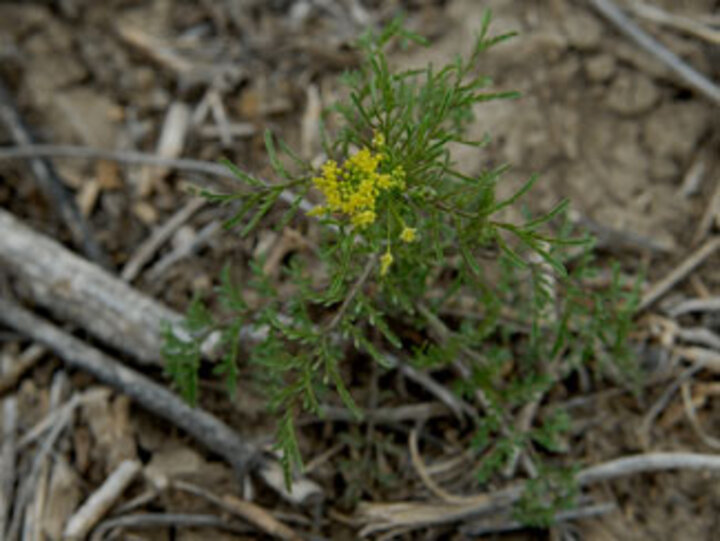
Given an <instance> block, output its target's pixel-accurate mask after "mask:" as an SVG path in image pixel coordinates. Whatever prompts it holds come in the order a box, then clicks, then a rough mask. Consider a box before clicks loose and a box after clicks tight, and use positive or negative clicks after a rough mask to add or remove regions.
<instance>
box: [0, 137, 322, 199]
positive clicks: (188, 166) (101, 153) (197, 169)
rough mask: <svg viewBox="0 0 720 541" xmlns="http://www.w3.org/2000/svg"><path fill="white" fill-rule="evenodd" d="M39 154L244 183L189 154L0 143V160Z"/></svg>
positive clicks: (283, 196) (285, 195)
mask: <svg viewBox="0 0 720 541" xmlns="http://www.w3.org/2000/svg"><path fill="white" fill-rule="evenodd" d="M38 157H56V158H77V159H92V160H108V161H115V162H120V163H127V164H134V165H151V166H154V167H162V168H172V169H177V170H181V171H186V172H189V173H200V174H203V175H209V176H212V177H216V178H221V179H226V180H231V181H232V184H231V186H232V187H234V188H238V187H244V185H242V184H239V181H237V179H235V178H234V177H233V175H232V173H231V172H230V171H229V169H228V168H227V167H226V166H224V165H222V164H220V163H211V162H205V161H202V160H192V159H188V158H165V157H162V156H157V155H155V154H148V153H145V152H137V151H131V150H104V149H100V148H91V147H84V146H74V145H30V144H22V145H21V146H16V147H0V160H3V159H5V160H7V159H18V158H38ZM266 184H268V185H271V184H270V183H269V182H266ZM295 198H296V196H295V194H293V193H292V192H290V191H289V190H284V191H283V192H282V193H281V194H280V199H281V200H283V201H285V202H286V203H290V204H291V203H293V202H294V201H295ZM313 207H314V205H313V204H312V203H310V202H309V201H307V200H302V201H301V202H300V206H299V207H298V208H299V209H300V210H302V211H303V212H307V211H309V210H311V209H312V208H313Z"/></svg>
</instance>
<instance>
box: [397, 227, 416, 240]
mask: <svg viewBox="0 0 720 541" xmlns="http://www.w3.org/2000/svg"><path fill="white" fill-rule="evenodd" d="M415 239H417V229H415V228H414V227H407V226H406V227H405V228H403V230H402V232H401V233H400V240H401V241H403V242H414V241H415Z"/></svg>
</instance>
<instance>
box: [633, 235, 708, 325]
mask: <svg viewBox="0 0 720 541" xmlns="http://www.w3.org/2000/svg"><path fill="white" fill-rule="evenodd" d="M718 249H720V236H717V237H712V238H710V239H708V240H707V242H705V244H703V245H702V246H701V247H700V248H698V249H697V250H695V252H693V253H692V254H690V255H689V256H688V257H687V258H686V259H685V260H684V261H683V262H682V263H680V265H678V266H677V267H675V268H674V269H673V270H672V271H671V272H670V273H669V274H668V275H667V276H665V278H663V279H662V280H660V281H659V282H656V283H655V284H653V285H652V286H651V287H650V289H649V290H648V291H646V292H645V294H644V295H643V297H642V299H641V300H640V304H639V305H638V311H642V310H645V309H646V308H648V307H650V306H651V305H652V304H653V303H655V301H657V300H658V299H659V298H660V297H662V296H663V295H665V294H666V293H667V292H668V291H670V290H671V289H672V288H673V287H674V286H675V285H676V284H677V283H678V282H680V281H681V280H683V279H684V278H685V277H687V275H688V274H690V273H691V272H692V271H693V270H695V269H696V268H697V267H698V266H699V265H700V264H702V262H703V261H705V260H706V259H707V258H708V257H710V256H711V255H713V254H714V253H715V252H716V251H717V250H718Z"/></svg>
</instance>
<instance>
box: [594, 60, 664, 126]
mask: <svg viewBox="0 0 720 541" xmlns="http://www.w3.org/2000/svg"><path fill="white" fill-rule="evenodd" d="M659 99H660V91H659V90H658V89H657V86H655V84H654V83H653V81H652V80H651V79H650V78H649V77H648V76H646V75H645V74H643V73H639V72H634V71H622V72H620V74H619V75H618V76H617V77H616V78H615V80H614V81H613V83H612V85H611V86H610V89H609V91H608V95H607V99H606V103H607V106H608V107H609V108H610V110H612V111H614V112H616V113H618V114H620V115H628V116H632V115H639V114H642V113H645V112H647V111H649V110H650V109H652V107H653V106H654V105H655V104H656V103H657V101H658V100H659Z"/></svg>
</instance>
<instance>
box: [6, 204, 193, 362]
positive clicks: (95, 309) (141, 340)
mask: <svg viewBox="0 0 720 541" xmlns="http://www.w3.org/2000/svg"><path fill="white" fill-rule="evenodd" d="M0 268H1V269H3V270H7V271H8V272H10V274H11V275H12V276H13V277H15V278H17V279H18V280H19V282H20V283H21V285H22V286H23V291H24V292H27V293H28V294H29V295H30V297H31V299H30V300H32V302H34V303H35V304H38V305H40V306H42V307H43V308H46V309H48V310H50V311H51V312H52V313H53V314H54V315H55V316H57V317H58V319H62V320H64V321H70V322H73V323H75V324H77V325H78V326H80V327H82V328H83V329H84V330H87V331H88V332H89V333H90V334H92V335H93V336H95V337H96V338H98V339H100V340H101V341H103V342H105V343H106V344H109V345H111V346H113V347H114V348H116V349H118V350H120V351H123V352H126V353H128V354H130V355H131V356H132V357H134V358H135V359H136V360H137V361H138V362H140V363H144V364H152V365H160V364H162V360H161V355H160V348H161V346H162V340H161V339H160V335H161V331H162V327H161V326H162V324H163V322H167V323H169V324H173V325H177V324H178V322H179V321H180V320H181V316H180V315H179V314H178V313H176V312H174V311H172V310H170V309H168V308H166V307H165V306H163V305H162V304H160V303H158V302H157V301H155V300H153V299H152V298H150V297H148V296H146V295H143V294H142V293H140V292H138V291H137V290H136V289H133V288H132V287H130V286H129V285H127V284H126V283H124V282H123V281H122V280H119V279H117V278H115V277H114V276H113V275H112V274H110V273H108V272H106V271H104V270H103V269H101V268H100V267H98V266H97V265H94V264H92V263H90V262H89V261H87V260H85V259H83V258H81V257H79V256H77V255H75V254H73V253H72V252H71V251H70V250H68V249H66V248H65V247H63V246H62V245H61V244H59V243H57V242H55V241H54V240H52V239H50V238H48V237H46V236H45V235H42V234H39V233H37V232H35V231H33V230H32V229H30V228H29V227H27V226H26V225H24V224H23V223H22V222H21V221H20V220H18V219H17V218H15V217H14V216H13V215H12V214H10V213H8V212H6V211H4V210H2V209H0Z"/></svg>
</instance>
